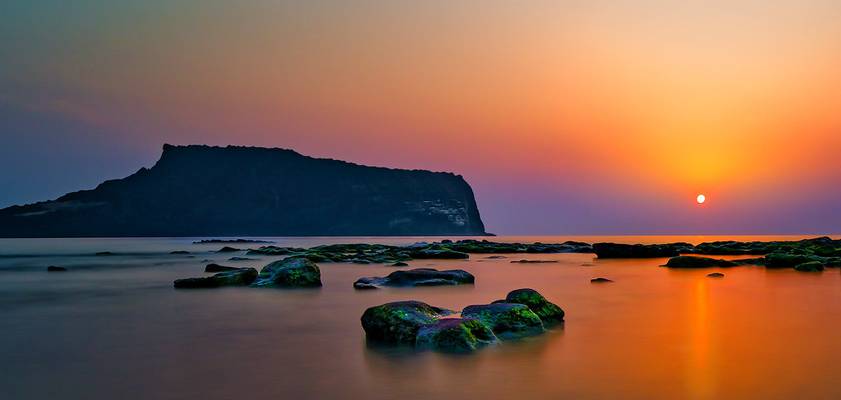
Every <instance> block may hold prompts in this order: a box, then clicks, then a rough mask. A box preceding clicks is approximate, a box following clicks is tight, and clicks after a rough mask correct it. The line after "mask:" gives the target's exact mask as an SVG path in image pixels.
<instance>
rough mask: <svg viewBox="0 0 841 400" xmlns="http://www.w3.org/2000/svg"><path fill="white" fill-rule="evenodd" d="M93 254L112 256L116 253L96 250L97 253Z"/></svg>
mask: <svg viewBox="0 0 841 400" xmlns="http://www.w3.org/2000/svg"><path fill="white" fill-rule="evenodd" d="M94 255H95V256H114V255H116V254H114V253H112V252H110V251H100V252H98V253H96V254H94Z"/></svg>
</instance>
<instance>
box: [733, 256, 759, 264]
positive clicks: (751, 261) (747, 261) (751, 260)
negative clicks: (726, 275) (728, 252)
mask: <svg viewBox="0 0 841 400" xmlns="http://www.w3.org/2000/svg"><path fill="white" fill-rule="evenodd" d="M731 262H732V263H733V264H736V265H765V257H759V258H742V259H739V260H731Z"/></svg>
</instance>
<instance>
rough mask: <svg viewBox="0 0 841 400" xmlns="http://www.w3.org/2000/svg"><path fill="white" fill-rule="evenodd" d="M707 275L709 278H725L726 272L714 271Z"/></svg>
mask: <svg viewBox="0 0 841 400" xmlns="http://www.w3.org/2000/svg"><path fill="white" fill-rule="evenodd" d="M707 277H708V278H724V274H722V273H721V272H713V273H710V274H707Z"/></svg>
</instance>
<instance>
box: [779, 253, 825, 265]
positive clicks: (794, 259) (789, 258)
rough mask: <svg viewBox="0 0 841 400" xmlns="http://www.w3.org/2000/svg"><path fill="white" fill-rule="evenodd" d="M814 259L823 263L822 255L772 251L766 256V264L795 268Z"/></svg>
mask: <svg viewBox="0 0 841 400" xmlns="http://www.w3.org/2000/svg"><path fill="white" fill-rule="evenodd" d="M812 261H818V262H821V264H823V258H822V257H819V256H812V255H805V254H787V253H771V254H768V255H766V256H765V266H766V267H768V268H793V267H795V266H797V265H800V264H805V263H808V262H812Z"/></svg>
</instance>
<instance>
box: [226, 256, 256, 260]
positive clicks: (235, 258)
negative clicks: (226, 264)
mask: <svg viewBox="0 0 841 400" xmlns="http://www.w3.org/2000/svg"><path fill="white" fill-rule="evenodd" d="M254 260H256V258H248V257H231V258H229V259H228V261H254Z"/></svg>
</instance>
